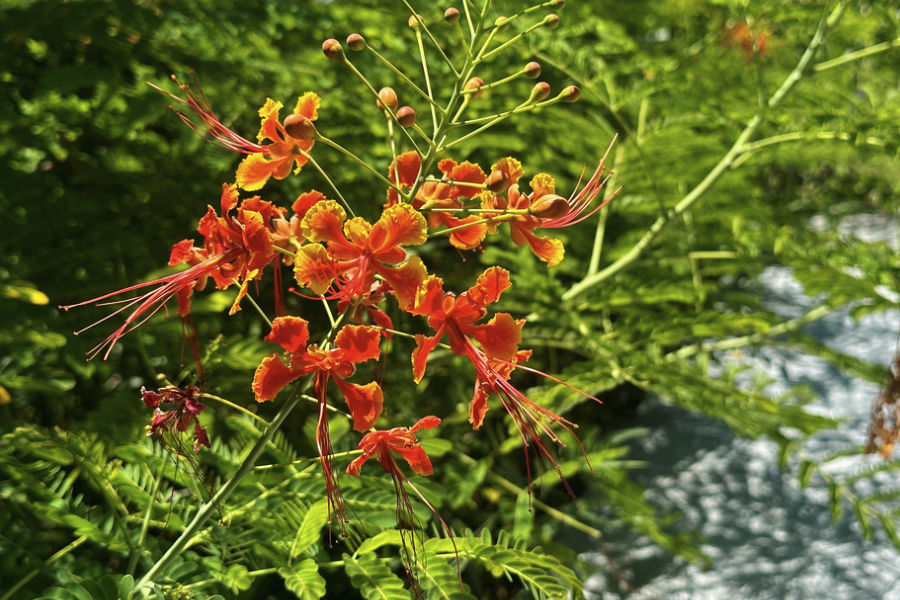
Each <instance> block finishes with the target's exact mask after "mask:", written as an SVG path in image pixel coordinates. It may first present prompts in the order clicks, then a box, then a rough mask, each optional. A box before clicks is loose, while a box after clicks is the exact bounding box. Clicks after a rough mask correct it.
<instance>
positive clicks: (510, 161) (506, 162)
mask: <svg viewBox="0 0 900 600" xmlns="http://www.w3.org/2000/svg"><path fill="white" fill-rule="evenodd" d="M491 171H492V172H493V171H503V172H504V173H506V175H507V176H508V177H509V184H510V185H514V184H515V183H517V182H518V181H519V178H520V177H521V176H522V175H523V174H524V173H525V170H524V169H523V168H522V163H520V162H519V161H518V160H516V159H515V158H512V157H511V156H510V157H507V158H501V159H500V160H498V161H497V162H496V163H495V164H494V165H493V166H492V167H491Z"/></svg>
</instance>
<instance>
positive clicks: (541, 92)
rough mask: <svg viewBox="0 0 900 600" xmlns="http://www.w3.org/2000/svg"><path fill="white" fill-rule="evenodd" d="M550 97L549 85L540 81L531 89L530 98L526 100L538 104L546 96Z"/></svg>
mask: <svg viewBox="0 0 900 600" xmlns="http://www.w3.org/2000/svg"><path fill="white" fill-rule="evenodd" d="M549 95H550V84H549V83H547V82H546V81H541V82H538V83H536V84H534V87H533V88H531V98H529V99H528V101H529V102H540V101H541V100H545V99H546V98H547V96H549Z"/></svg>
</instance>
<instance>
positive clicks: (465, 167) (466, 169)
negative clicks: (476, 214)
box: [448, 161, 487, 198]
mask: <svg viewBox="0 0 900 600" xmlns="http://www.w3.org/2000/svg"><path fill="white" fill-rule="evenodd" d="M448 176H449V177H450V179H452V180H453V181H468V182H470V183H484V181H485V179H487V176H486V175H485V174H484V171H482V170H481V167H479V166H478V165H476V164H473V163H470V162H469V161H466V162H464V163H462V164H461V165H455V166H454V167H453V169H452V170H451V171H450V173H449V175H448ZM480 193H481V188H476V187H468V186H463V185H454V186H453V188H451V190H450V197H451V198H459V197H465V198H475V197H476V196H478V194H480Z"/></svg>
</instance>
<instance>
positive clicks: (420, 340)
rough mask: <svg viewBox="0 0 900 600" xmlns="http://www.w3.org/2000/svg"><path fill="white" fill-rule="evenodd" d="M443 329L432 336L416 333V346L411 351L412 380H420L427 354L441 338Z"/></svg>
mask: <svg viewBox="0 0 900 600" xmlns="http://www.w3.org/2000/svg"><path fill="white" fill-rule="evenodd" d="M442 335H443V331H440V332H438V334H437V335H435V336H432V337H425V336H424V335H420V334H416V348H415V350H413V353H412V365H413V380H414V381H415V382H416V383H419V382H420V381H422V377H424V376H425V366H426V365H427V364H428V355H429V354H431V351H432V350H434V349H435V348H436V347H437V345H438V342H439V341H440V340H441V336H442Z"/></svg>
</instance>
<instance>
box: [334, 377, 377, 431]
mask: <svg viewBox="0 0 900 600" xmlns="http://www.w3.org/2000/svg"><path fill="white" fill-rule="evenodd" d="M334 382H335V383H336V384H337V386H338V388H340V390H341V393H342V394H343V395H344V400H345V401H346V402H347V408H348V409H350V416H351V417H353V429H355V430H356V431H359V432H363V431H368V430H369V429H371V428H372V427H374V426H375V422H376V421H378V417H380V416H381V409H382V406H383V405H384V395H383V394H382V392H381V388H380V387H379V386H378V384H377V383H375V382H374V381H373V382H372V383H367V384H366V385H358V384H355V383H347V382H346V381H344V380H343V379H341V378H340V377H335V378H334Z"/></svg>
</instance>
